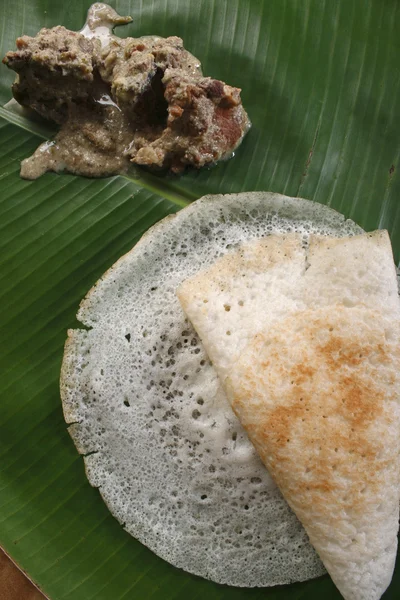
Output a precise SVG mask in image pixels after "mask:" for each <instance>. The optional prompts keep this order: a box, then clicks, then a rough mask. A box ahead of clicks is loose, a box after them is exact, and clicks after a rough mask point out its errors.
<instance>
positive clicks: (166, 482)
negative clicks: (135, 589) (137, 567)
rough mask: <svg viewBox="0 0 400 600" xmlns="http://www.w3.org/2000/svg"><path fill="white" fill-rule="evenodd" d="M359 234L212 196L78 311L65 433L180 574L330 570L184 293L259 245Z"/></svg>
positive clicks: (326, 217)
mask: <svg viewBox="0 0 400 600" xmlns="http://www.w3.org/2000/svg"><path fill="white" fill-rule="evenodd" d="M360 232H361V229H360V228H359V227H358V226H357V225H355V224H354V223H353V222H352V221H350V220H346V219H345V218H344V217H343V216H342V215H340V214H338V213H337V212H335V211H333V210H331V209H329V208H327V207H325V206H322V205H319V204H317V203H313V202H310V201H307V200H302V199H297V198H295V199H293V198H288V197H285V196H281V195H278V194H270V193H261V192H260V193H248V194H237V195H228V196H213V197H204V198H202V199H200V200H198V201H196V202H194V203H193V204H192V205H190V206H189V207H187V208H185V209H184V210H182V211H180V212H179V213H177V215H174V216H170V217H167V218H166V219H164V220H163V221H162V222H160V223H159V224H157V225H155V226H154V227H153V228H152V229H150V230H149V232H148V233H147V234H145V235H144V236H143V238H142V239H141V241H140V242H139V243H138V244H137V245H136V246H135V247H134V248H133V249H132V251H130V252H129V253H128V254H126V255H125V256H124V257H122V258H121V259H120V260H119V261H118V262H117V263H116V264H115V265H114V266H112V267H111V269H110V270H109V271H107V272H106V274H105V275H104V276H103V277H102V278H101V279H100V280H99V281H98V283H97V284H96V285H95V286H94V287H93V288H92V290H91V291H90V292H89V293H88V295H87V297H86V298H85V299H84V300H83V302H82V303H81V307H80V309H79V312H78V315H77V318H78V320H79V321H80V322H81V323H82V328H80V329H74V330H70V331H69V333H68V340H67V342H66V346H65V353H64V360H63V365H62V372H61V382H60V384H61V385H60V387H61V397H62V402H63V409H64V415H65V419H66V422H67V423H68V424H69V432H70V434H71V436H72V439H73V440H74V443H75V445H76V447H77V449H78V451H79V452H80V453H81V454H83V455H84V462H85V468H86V473H87V477H88V479H89V482H90V483H91V484H92V485H94V486H96V487H98V488H99V491H100V494H101V495H102V497H103V499H104V501H105V502H106V504H107V506H108V507H109V509H110V511H111V512H112V514H113V515H114V516H115V517H116V518H117V519H118V520H119V521H120V522H121V524H122V525H123V527H124V528H125V529H126V530H127V531H128V532H129V533H131V534H132V535H133V536H134V537H135V538H137V539H138V540H139V541H140V542H142V543H144V544H146V545H147V546H148V547H149V548H150V549H152V550H153V551H154V552H155V553H156V554H158V555H159V556H161V557H162V558H164V559H165V560H167V561H169V562H170V563H172V564H173V565H175V566H177V567H180V568H183V569H185V570H187V571H189V572H191V573H195V574H197V575H201V576H203V577H206V578H209V579H212V580H214V581H217V582H219V583H228V584H231V585H236V586H267V585H276V584H283V583H289V582H293V581H299V580H305V579H308V578H312V577H315V576H318V575H320V574H322V573H323V572H324V568H323V566H322V563H321V561H320V560H319V558H318V556H317V554H316V552H315V550H314V549H313V547H312V545H311V544H310V543H309V541H308V537H307V535H306V533H305V531H304V528H303V527H302V526H301V524H300V523H299V521H298V519H297V517H296V516H295V515H294V513H293V512H292V510H291V509H290V508H289V506H288V504H287V502H286V501H285V500H284V499H283V498H282V495H281V493H280V492H279V490H278V489H277V487H276V485H275V484H274V482H273V480H272V478H271V477H270V476H269V474H268V472H267V470H266V469H265V467H264V465H263V464H262V462H261V460H260V458H259V456H258V454H257V452H256V451H255V449H254V446H253V445H252V444H251V442H250V441H249V439H248V436H247V434H246V432H245V430H244V429H243V427H242V426H241V425H240V423H239V421H238V419H237V418H236V416H235V415H234V413H233V411H232V409H231V407H230V405H229V403H228V402H227V399H226V396H225V393H224V391H223V389H222V386H221V384H220V380H219V378H218V375H217V372H216V369H215V366H214V365H213V364H211V362H210V360H209V357H208V355H207V353H206V352H205V350H204V346H203V344H202V342H201V340H200V339H199V337H198V335H197V334H196V332H195V330H194V329H193V327H192V325H191V324H190V322H189V321H188V319H187V318H186V317H185V315H184V313H183V311H182V308H181V306H180V303H179V301H178V298H177V296H176V290H177V288H178V287H179V286H180V285H181V283H182V282H183V281H185V280H187V279H188V278H190V277H192V276H194V275H196V273H198V272H199V271H200V270H202V269H203V268H205V267H211V266H212V265H213V264H214V263H215V261H216V260H217V259H220V258H222V257H224V256H225V255H227V254H229V253H230V252H232V251H234V250H235V248H238V247H239V246H241V245H243V244H245V243H247V242H251V241H253V240H258V239H260V238H266V239H268V236H271V235H274V234H280V235H285V236H287V235H289V234H290V237H291V236H292V235H294V236H295V237H296V238H297V241H296V243H295V245H296V247H297V246H298V243H300V245H302V244H306V243H307V240H308V238H309V235H310V233H314V234H318V235H322V236H324V235H330V236H338V237H339V236H348V235H352V234H356V233H360ZM278 250H279V249H278ZM278 250H277V251H278ZM297 251H298V250H293V252H295V253H296V252H297ZM282 275H283V273H282ZM293 277H295V273H293ZM231 310H232V312H233V308H232V309H231ZM224 312H225V313H226V314H227V315H228V314H230V313H229V312H228V311H226V310H225V309H224Z"/></svg>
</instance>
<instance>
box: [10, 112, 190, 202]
mask: <svg viewBox="0 0 400 600" xmlns="http://www.w3.org/2000/svg"><path fill="white" fill-rule="evenodd" d="M0 118H3V119H4V120H5V121H7V122H8V123H10V124H12V125H15V126H16V127H19V128H20V129H24V130H25V131H28V132H29V133H31V134H33V135H35V136H37V137H39V138H41V139H44V140H48V139H49V138H50V135H51V131H52V128H51V127H49V128H46V127H45V126H42V125H41V124H39V123H35V122H33V121H30V120H29V119H26V118H24V117H22V116H20V115H18V114H16V113H14V112H12V111H10V110H7V109H6V108H5V107H4V106H0ZM53 131H55V130H53ZM119 177H122V178H124V179H127V180H128V181H131V182H132V183H134V184H135V185H137V186H138V187H140V188H144V189H146V190H148V191H150V192H152V193H153V194H157V195H158V196H161V197H162V198H165V200H168V201H169V202H172V204H175V205H176V206H178V207H179V208H184V207H185V206H188V204H190V203H191V202H192V201H193V200H196V199H197V198H198V196H197V195H196V194H194V193H192V192H189V191H188V190H180V191H177V190H176V189H175V187H174V185H173V184H171V182H169V181H168V180H167V179H161V178H159V177H157V176H156V175H152V174H151V173H147V172H145V171H143V172H141V173H140V177H135V176H134V175H133V174H132V173H131V172H130V173H124V174H120V175H119Z"/></svg>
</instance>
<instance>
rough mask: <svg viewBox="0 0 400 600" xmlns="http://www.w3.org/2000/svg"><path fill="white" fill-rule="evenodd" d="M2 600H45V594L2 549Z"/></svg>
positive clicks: (0, 557)
mask: <svg viewBox="0 0 400 600" xmlns="http://www.w3.org/2000/svg"><path fill="white" fill-rule="evenodd" d="M0 598H1V600H45V597H44V596H43V594H41V593H40V592H39V590H38V589H37V588H35V586H34V585H33V583H31V582H30V581H29V579H27V577H25V575H24V574H23V573H22V571H20V570H19V569H18V567H16V566H15V565H14V563H13V562H12V561H11V560H10V559H9V558H8V556H6V554H4V552H3V551H2V550H1V548H0Z"/></svg>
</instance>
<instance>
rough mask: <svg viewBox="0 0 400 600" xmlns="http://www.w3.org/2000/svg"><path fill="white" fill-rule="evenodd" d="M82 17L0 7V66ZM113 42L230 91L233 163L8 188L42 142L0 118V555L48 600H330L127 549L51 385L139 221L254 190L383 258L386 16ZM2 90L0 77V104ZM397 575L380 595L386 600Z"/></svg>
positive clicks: (275, 17) (305, 0)
mask: <svg viewBox="0 0 400 600" xmlns="http://www.w3.org/2000/svg"><path fill="white" fill-rule="evenodd" d="M89 4H90V2H89V1H87V0H69V1H68V2H65V3H62V2H54V1H51V0H13V1H12V2H9V1H7V0H1V2H0V45H1V55H2V56H3V55H4V54H5V52H6V51H7V50H10V49H13V48H14V47H15V39H16V37H18V36H19V35H21V34H28V35H34V34H36V33H37V31H38V30H39V29H40V28H41V27H51V26H54V25H57V24H62V25H64V26H66V27H67V28H69V29H75V30H77V29H79V28H80V27H81V26H82V24H83V22H84V20H85V15H86V11H87V9H88V7H89ZM110 4H111V5H112V6H113V7H114V8H116V9H117V11H118V12H119V13H120V14H124V15H126V14H129V15H131V16H132V17H133V21H132V23H131V24H129V25H127V26H126V27H124V28H122V29H120V30H119V31H118V34H119V35H121V36H127V35H129V36H140V35H148V34H158V35H160V36H168V35H178V36H180V37H182V38H183V39H184V41H185V45H186V47H187V49H188V50H190V51H191V52H192V53H193V54H194V55H195V56H197V57H199V59H200V60H201V62H202V64H203V70H204V72H205V74H207V75H210V76H212V77H215V78H218V79H222V80H224V81H226V82H228V83H229V84H231V85H235V86H237V87H240V88H242V98H243V104H244V106H245V107H246V109H247V111H248V113H249V115H250V118H251V120H252V124H253V125H252V129H251V130H250V132H249V134H248V135H247V136H246V138H245V140H244V142H243V144H242V145H241V147H240V148H239V149H238V150H237V152H236V156H235V157H234V158H232V159H231V160H229V161H227V162H224V163H221V164H219V165H218V166H216V167H214V168H212V169H203V170H202V171H191V172H187V173H185V174H183V175H181V176H180V177H155V176H150V175H147V174H144V173H141V172H137V173H132V174H129V176H118V177H112V178H107V179H100V180H91V179H86V178H82V177H75V176H72V175H66V174H65V175H55V174H46V175H44V176H43V177H42V178H40V179H38V180H36V181H23V180H22V179H20V177H19V163H20V161H21V159H23V158H25V157H27V156H29V155H30V154H31V153H32V152H33V150H34V149H35V148H36V147H37V145H38V144H39V143H40V142H41V141H42V139H43V138H46V137H48V136H50V135H52V133H53V130H52V128H51V127H49V126H48V125H43V123H38V122H37V121H36V120H33V119H28V118H26V117H25V116H21V115H20V114H17V113H16V112H15V111H13V110H11V109H10V108H7V107H6V108H0V140H1V143H0V231H1V234H0V247H1V252H0V280H1V287H0V296H1V311H0V328H1V346H0V373H1V378H0V386H1V404H0V454H1V458H0V469H1V471H0V544H1V545H2V546H3V547H4V548H5V550H6V551H7V552H8V553H9V555H10V556H11V557H12V558H13V559H14V560H15V561H16V562H17V563H18V564H19V565H20V566H21V568H22V569H24V570H25V571H26V572H27V573H28V574H29V576H30V577H31V579H32V580H33V581H34V582H35V583H36V584H37V585H38V586H39V587H40V588H41V589H42V590H43V592H44V593H45V594H47V595H48V596H49V598H51V599H52V600H61V599H62V600H91V599H94V598H96V599H97V600H119V599H125V600H128V599H129V598H137V599H139V600H143V599H148V598H151V599H152V600H156V599H160V600H161V599H162V600H172V599H174V600H179V599H184V598H191V599H194V598H202V597H207V598H209V599H210V600H216V599H227V600H235V599H239V598H241V599H242V598H243V599H247V598H248V599H252V600H254V599H256V598H264V599H268V600H278V599H279V600H281V599H285V600H299V599H311V600H312V599H320V598H321V597H324V598H325V599H326V600H334V599H339V598H340V595H339V593H338V592H337V591H336V589H335V587H334V585H333V583H332V582H331V580H330V578H329V577H328V576H324V577H322V578H319V579H317V580H313V581H308V582H305V583H298V584H293V585H291V586H283V587H278V588H271V589H235V588H230V587H227V586H221V585H217V584H214V583H212V582H209V581H205V580H202V579H200V578H198V577H195V576H192V575H188V574H187V573H184V572H182V571H180V570H178V569H175V568H173V567H171V566H170V565H168V564H167V563H165V562H164V561H162V560H161V559H159V558H158V557H156V556H155V555H154V554H153V553H152V552H150V551H149V550H148V549H147V548H145V547H144V546H142V545H141V544H139V543H138V542H137V541H136V540H134V539H133V538H132V537H131V536H129V535H128V534H127V533H126V532H125V531H124V530H123V528H122V527H121V526H120V525H119V524H118V523H117V521H116V520H115V519H114V518H113V517H112V516H111V515H110V514H109V512H108V510H107V508H106V507H105V505H104V504H103V502H102V500H101V498H100V494H99V492H98V490H96V489H94V488H92V487H91V486H90V485H89V484H88V482H87V480H86V477H85V474H84V467H83V461H82V458H81V457H79V456H78V454H77V452H76V450H75V448H74V446H73V443H72V441H71V439H70V437H69V435H68V432H67V429H66V425H65V423H64V420H63V416H62V410H61V405H60V398H59V390H58V378H59V371H60V365H61V359H62V354H63V344H64V341H65V338H66V331H67V329H68V328H69V327H74V326H76V325H77V323H76V321H75V313H76V311H77V307H78V304H79V301H80V299H81V298H82V297H83V296H84V295H85V293H86V292H87V290H88V289H89V288H90V287H91V286H92V285H93V284H94V282H95V281H96V280H97V279H98V278H99V276H100V275H101V274H102V273H103V272H104V271H105V270H106V269H107V268H108V267H110V266H111V265H112V264H113V262H115V260H116V259H117V258H118V257H119V256H120V255H122V254H123V253H125V252H126V251H128V250H129V249H130V248H131V247H132V246H133V245H134V244H135V243H136V241H137V240H138V239H139V238H140V236H141V235H142V234H143V233H144V232H145V231H146V230H147V229H148V228H149V227H150V226H151V225H152V224H154V223H155V222H156V221H158V220H159V219H161V218H163V217H164V216H166V215H168V214H170V213H173V212H176V211H178V210H179V209H180V208H182V206H185V205H186V204H188V203H189V202H191V201H192V200H193V199H195V198H198V197H200V196H202V195H204V194H205V193H229V192H240V191H245V190H271V191H275V192H281V193H284V194H287V195H291V196H302V197H305V198H309V199H312V200H316V201H317V202H321V203H324V204H328V205H330V206H332V207H333V208H335V209H337V210H339V211H340V212H342V213H344V214H345V215H346V217H350V218H352V219H354V220H355V221H356V222H357V223H358V224H359V225H361V226H362V227H364V228H365V229H367V230H371V229H374V228H378V227H380V228H387V229H388V230H389V233H390V235H391V238H392V243H393V248H394V253H395V259H396V261H398V260H399V258H400V177H399V169H400V160H399V159H400V144H399V139H400V135H399V134H400V112H399V110H400V109H399V107H400V61H399V51H400V36H399V31H400V3H399V2H398V1H397V0H336V1H335V2H332V1H331V0H146V2H143V1H142V0H132V1H129V0H117V1H110ZM12 81H13V73H11V72H10V71H8V70H7V69H6V67H2V68H1V77H0V105H1V106H2V107H4V105H5V104H6V103H7V102H8V101H9V100H10V98H11V83H12ZM0 595H1V592H0ZM399 595H400V566H399V567H398V568H397V569H396V571H395V575H394V579H393V582H392V584H391V586H390V588H389V590H388V592H387V593H386V594H385V596H384V597H385V598H386V599H393V600H394V599H395V598H399Z"/></svg>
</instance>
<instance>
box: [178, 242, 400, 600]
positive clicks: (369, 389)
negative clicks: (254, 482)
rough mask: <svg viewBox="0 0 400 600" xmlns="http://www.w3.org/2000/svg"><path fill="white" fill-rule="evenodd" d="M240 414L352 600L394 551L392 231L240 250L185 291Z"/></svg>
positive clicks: (383, 582)
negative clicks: (390, 234) (390, 232)
mask: <svg viewBox="0 0 400 600" xmlns="http://www.w3.org/2000/svg"><path fill="white" fill-rule="evenodd" d="M177 295H178V297H179V299H180V301H181V304H182V307H183V309H184V311H185V313H186V314H187V316H188V317H189V319H190V321H191V323H192V324H193V326H194V327H195V329H196V331H197V333H198V334H199V336H200V339H201V340H202V343H203V345H204V347H205V349H206V351H207V354H208V356H209V357H210V359H211V360H212V362H213V365H214V368H215V370H216V371H217V373H218V376H219V378H220V381H221V384H222V385H223V386H224V389H225V391H226V393H227V397H228V399H229V401H230V403H231V406H232V408H233V410H234V412H235V414H236V415H237V416H238V417H239V420H240V422H241V424H242V425H243V427H244V428H245V430H246V432H247V433H248V435H249V438H250V440H251V441H252V442H253V444H254V447H255V448H256V449H257V451H258V454H259V456H260V457H261V458H262V460H263V462H264V464H265V465H266V467H267V468H268V471H269V473H271V474H272V476H273V478H274V481H275V482H276V483H277V485H278V486H279V489H280V490H281V491H282V493H283V496H284V498H285V499H286V500H287V501H288V503H289V505H290V506H291V507H292V508H293V510H294V512H295V513H296V514H297V516H298V517H299V519H300V521H301V522H302V523H303V525H304V527H305V529H306V531H307V533H308V535H309V538H310V541H311V543H312V544H313V546H314V548H315V549H316V550H317V552H318V554H319V556H320V558H321V559H322V561H323V563H324V565H325V566H326V568H327V570H328V571H329V573H330V575H331V577H332V579H333V581H334V582H335V584H336V585H337V587H338V588H339V590H340V592H341V594H342V595H343V597H344V598H346V600H378V599H379V598H380V597H381V595H382V594H383V592H384V591H385V589H386V588H387V586H388V585H389V583H390V580H391V577H392V574H393V569H394V564H395V559H396V551H397V531H398V522H399V484H400V480H399V456H400V439H399V429H400V376H399V371H400V369H399V367H400V345H399V340H400V335H399V333H400V301H399V295H398V286H397V279H396V269H395V265H394V262H393V254H392V247H391V243H390V239H389V236H388V233H387V232H386V231H381V230H379V231H374V232H372V233H364V234H361V235H355V236H351V237H342V238H329V237H326V236H325V237H321V236H315V235H310V236H309V237H308V240H307V245H305V244H304V245H302V244H301V239H300V237H299V235H298V234H296V233H289V234H286V235H270V236H268V237H267V238H261V239H260V240H256V241H252V242H248V243H247V244H243V245H241V246H240V248H238V249H237V250H235V251H233V252H231V253H229V254H228V255H225V256H223V257H222V258H220V259H218V260H216V261H215V263H213V265H212V266H211V267H209V268H206V269H203V270H202V271H200V272H199V273H197V274H196V275H195V276H194V277H192V278H190V279H189V280H187V281H185V282H183V283H182V284H181V286H180V287H179V288H178V290H177Z"/></svg>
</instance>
